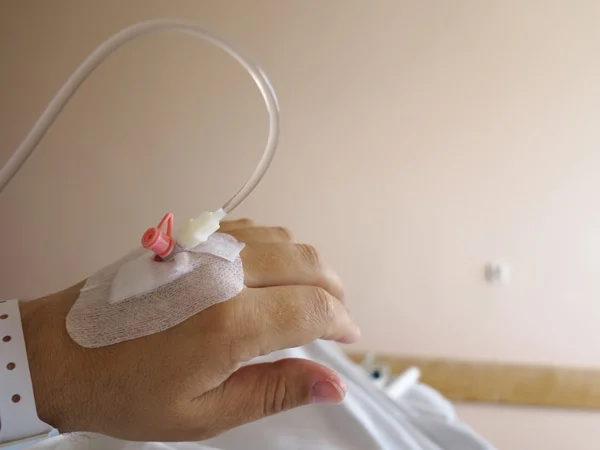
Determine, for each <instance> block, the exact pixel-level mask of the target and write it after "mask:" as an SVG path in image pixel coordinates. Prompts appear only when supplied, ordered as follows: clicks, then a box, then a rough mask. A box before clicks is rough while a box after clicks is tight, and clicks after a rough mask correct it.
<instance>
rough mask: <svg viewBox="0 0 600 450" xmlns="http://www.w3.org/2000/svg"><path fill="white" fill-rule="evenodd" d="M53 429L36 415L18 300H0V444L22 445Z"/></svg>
mask: <svg viewBox="0 0 600 450" xmlns="http://www.w3.org/2000/svg"><path fill="white" fill-rule="evenodd" d="M52 431H53V429H52V427H51V426H50V425H48V424H47V423H44V422H42V421H41V420H40V419H39V418H38V415H37V411H36V408H35V399H34V397H33V386H32V384H31V374H30V372H29V363H28V361H27V351H26V348H25V337H24V335H23V325H22V324H21V314H20V311H19V302H18V301H17V300H7V301H2V302H0V448H3V449H4V448H13V447H18V448H24V447H26V446H27V444H33V443H34V442H37V441H39V440H41V439H44V438H47V437H48V436H50V434H51V433H52Z"/></svg>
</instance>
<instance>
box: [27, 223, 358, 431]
mask: <svg viewBox="0 0 600 450" xmlns="http://www.w3.org/2000/svg"><path fill="white" fill-rule="evenodd" d="M220 231H221V232H225V233H229V234H231V235H232V236H234V237H235V238H237V239H238V240H239V241H242V242H245V243H246V247H245V248H244V250H243V251H242V254H241V257H242V261H243V265H244V277H245V278H244V283H245V286H246V287H245V288H244V290H243V291H242V292H241V293H240V294H239V295H237V296H236V297H235V298H233V299H231V300H229V301H227V302H223V303H220V304H218V305H214V306H212V307H210V308H208V309H206V310H204V311H202V312H200V313H198V314H196V315H195V316H193V317H191V318H189V319H187V320H186V321H184V322H183V323H181V324H179V325H177V326H176V327H173V328H171V329H169V330H166V331H163V332H161V333H157V334H153V335H150V336H146V337H143V338H139V339H133V340H130V341H126V342H123V343H120V344H116V345H112V346H108V347H104V348H99V349H86V348H83V347H80V346H78V345H77V344H76V343H75V342H73V341H72V340H71V339H70V337H69V336H68V334H67V332H66V329H65V318H66V315H67V313H68V311H69V309H70V308H71V306H72V305H73V303H74V302H75V300H76V299H77V296H78V294H79V289H80V288H81V286H82V285H83V282H82V283H79V284H77V285H75V286H73V287H71V288H69V289H66V290H64V291H62V292H58V293H56V294H53V295H50V296H48V297H44V298H41V299H37V300H33V301H27V302H21V304H20V309H21V315H22V320H23V328H24V333H25V341H26V345H27V353H28V358H29V365H30V370H31V377H32V382H33V387H34V395H35V398H36V406H37V409H38V415H39V416H40V418H41V419H42V420H44V421H45V422H47V423H49V424H50V425H52V426H54V427H55V428H58V429H59V430H60V431H61V432H75V431H87V432H97V433H102V434H105V435H109V436H113V437H116V438H121V439H127V440H133V441H198V440H204V439H208V438H211V437H214V436H216V435H218V434H220V433H222V432H224V431H227V430H229V429H231V428H234V427H237V426H240V425H242V424H245V423H248V422H252V421H255V420H258V419H260V418H263V417H266V416H270V415H273V414H277V413H280V412H282V411H286V410H289V409H292V408H296V407H300V406H303V405H309V404H314V403H327V404H336V403H340V402H341V401H342V400H343V398H344V396H345V394H346V387H345V385H344V383H343V381H342V380H341V378H340V377H339V376H338V375H337V374H336V373H335V372H333V371H332V370H331V369H329V368H326V367H324V366H322V365H319V364H317V363H315V362H313V361H308V360H302V359H284V360H281V361H278V362H275V363H266V364H255V365H250V366H245V367H242V368H241V364H243V363H244V362H247V361H250V360H251V359H253V358H255V357H257V356H261V355H266V354H269V353H271V352H273V351H275V350H280V349H285V348H292V347H297V346H301V345H305V344H308V343H310V342H312V341H314V340H316V339H328V340H334V341H338V342H342V343H352V342H354V341H356V340H357V339H358V337H359V335H360V332H359V329H358V327H357V325H356V324H355V323H354V321H353V320H352V318H351V316H350V314H349V312H348V311H347V309H346V307H345V306H344V291H343V287H342V283H341V281H340V279H339V277H338V276H337V275H336V273H335V272H334V271H333V270H332V269H331V268H329V267H328V266H327V265H326V264H325V263H324V261H323V259H322V258H321V256H320V255H319V254H318V252H317V251H316V250H315V249H314V248H313V247H311V246H308V245H304V244H297V243H294V242H293V238H292V236H291V234H290V232H289V231H288V230H286V229H284V228H269V227H258V226H255V224H254V223H253V222H251V221H249V220H240V221H232V222H224V223H222V227H221V230H220Z"/></svg>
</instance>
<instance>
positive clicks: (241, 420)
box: [198, 359, 346, 430]
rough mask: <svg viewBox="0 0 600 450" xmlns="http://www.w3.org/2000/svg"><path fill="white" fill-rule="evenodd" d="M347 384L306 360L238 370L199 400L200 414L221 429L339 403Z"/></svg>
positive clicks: (294, 360) (342, 398)
mask: <svg viewBox="0 0 600 450" xmlns="http://www.w3.org/2000/svg"><path fill="white" fill-rule="evenodd" d="M345 396H346V385H345V383H344V382H343V381H342V379H341V378H340V377H339V375H337V374H336V373H335V372H334V371H333V370H331V369H329V368H327V367H325V366H322V365H320V364H317V363H316V362H314V361H310V360H306V359H283V360H280V361H277V362H274V363H264V364H254V365H249V366H245V367H243V368H241V369H239V370H238V371H236V372H235V373H234V374H233V375H232V376H231V377H229V378H228V379H227V380H226V381H225V382H224V383H223V384H221V385H220V386H219V387H217V388H215V389H214V390H212V391H210V392H208V393H207V394H205V395H204V396H203V398H202V399H199V400H200V401H199V402H198V409H199V414H201V415H204V414H206V411H210V414H211V415H212V416H213V417H215V418H218V420H219V422H221V423H219V425H218V426H219V427H222V428H221V430H227V429H230V428H233V427H237V426H239V425H242V424H245V423H248V422H253V421H255V420H258V419H261V418H263V417H267V416H271V415H274V414H278V413H280V412H284V411H288V410H290V409H293V408H297V407H300V406H303V405H309V404H338V403H341V402H342V401H343V400H344V397H345Z"/></svg>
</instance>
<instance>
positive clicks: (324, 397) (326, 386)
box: [311, 381, 346, 405]
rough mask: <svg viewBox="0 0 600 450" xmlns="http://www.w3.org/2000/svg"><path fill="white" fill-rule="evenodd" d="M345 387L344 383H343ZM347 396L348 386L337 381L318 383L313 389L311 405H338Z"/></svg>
mask: <svg viewBox="0 0 600 450" xmlns="http://www.w3.org/2000/svg"><path fill="white" fill-rule="evenodd" d="M341 384H342V385H343V384H344V383H343V382H341ZM345 396H346V386H345V385H344V386H340V384H338V383H336V382H335V381H318V382H317V383H315V385H314V386H313V387H312V396H311V403H316V404H327V405H337V404H338V403H341V402H342V400H344V397H345Z"/></svg>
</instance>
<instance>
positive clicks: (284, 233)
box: [275, 227, 294, 241]
mask: <svg viewBox="0 0 600 450" xmlns="http://www.w3.org/2000/svg"><path fill="white" fill-rule="evenodd" d="M275 231H276V232H277V233H278V234H279V235H281V236H283V238H284V239H286V240H288V241H292V240H294V236H293V235H292V232H291V231H290V230H289V229H287V228H285V227H275Z"/></svg>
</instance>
